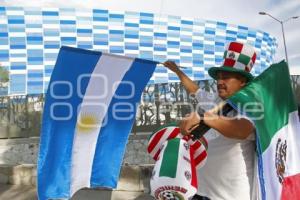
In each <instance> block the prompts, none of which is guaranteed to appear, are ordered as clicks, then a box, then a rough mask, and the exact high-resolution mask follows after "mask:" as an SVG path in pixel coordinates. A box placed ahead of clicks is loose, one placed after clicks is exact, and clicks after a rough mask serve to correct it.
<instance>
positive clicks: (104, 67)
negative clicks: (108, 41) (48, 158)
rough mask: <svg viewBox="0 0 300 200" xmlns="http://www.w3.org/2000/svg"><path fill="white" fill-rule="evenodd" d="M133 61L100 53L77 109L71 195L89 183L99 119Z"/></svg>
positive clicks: (99, 125)
mask: <svg viewBox="0 0 300 200" xmlns="http://www.w3.org/2000/svg"><path fill="white" fill-rule="evenodd" d="M133 61H134V59H129V58H125V57H118V56H111V55H105V54H102V56H101V57H100V59H99V61H98V63H97V65H96V67H95V69H94V71H93V74H92V75H91V78H90V80H89V83H88V86H87V89H86V93H85V96H84V97H83V101H82V104H81V106H80V110H79V111H78V120H77V123H78V124H79V125H77V127H76V131H75V135H74V143H73V149H72V166H71V167H72V169H71V187H70V193H71V196H72V195H73V194H74V193H75V192H76V191H77V190H79V189H81V188H83V187H90V179H91V173H92V166H93V159H94V154H95V149H96V144H97V139H98V136H99V132H100V128H101V126H102V121H103V119H104V117H105V116H106V112H107V109H108V107H109V104H110V102H111V100H112V98H113V96H114V93H115V91H116V89H117V88H118V87H117V86H118V85H119V84H120V82H119V81H121V80H122V78H123V77H124V75H125V73H126V72H127V71H128V69H129V68H130V66H131V65H132V63H133ZM99 77H100V79H99ZM102 77H106V78H107V81H104V82H103V81H102V80H103V79H101V78H102ZM99 80H101V82H100V81H99ZM105 82H106V83H105ZM96 97H98V98H96ZM95 98H96V99H95ZM80 123H81V124H82V126H80ZM95 123H96V124H95ZM104 123H105V122H104Z"/></svg>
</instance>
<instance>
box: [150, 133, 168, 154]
mask: <svg viewBox="0 0 300 200" xmlns="http://www.w3.org/2000/svg"><path fill="white" fill-rule="evenodd" d="M166 130H167V129H166V128H164V129H162V130H160V131H159V132H157V133H155V134H154V136H153V139H152V140H151V142H150V143H149V145H148V148H147V150H148V153H151V152H152V150H153V149H154V148H155V146H156V145H157V144H158V143H159V140H160V139H161V137H162V136H163V135H164V133H165V132H166Z"/></svg>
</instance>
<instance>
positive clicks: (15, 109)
mask: <svg viewBox="0 0 300 200" xmlns="http://www.w3.org/2000/svg"><path fill="white" fill-rule="evenodd" d="M196 83H197V84H198V85H199V87H200V88H202V89H203V90H206V91H210V92H213V93H215V92H216V83H215V81H212V80H206V81H197V82H196ZM291 83H292V87H293V89H294V92H295V96H296V98H297V101H298V104H299V105H300V76H294V77H293V78H292V79H291ZM191 105H192V106H193V108H195V106H196V101H195V99H194V98H193V97H191V96H190V95H189V94H188V93H187V92H186V90H185V89H184V87H183V86H182V84H180V83H169V84H156V85H148V86H147V87H146V88H145V89H144V92H143V94H142V100H141V104H140V105H139V107H138V111H137V115H136V121H135V123H134V126H133V129H132V132H133V133H137V132H152V131H153V130H154V129H156V128H158V127H159V126H161V125H164V124H168V123H170V122H174V121H178V120H179V119H180V118H181V117H183V116H185V115H186V114H187V113H189V112H190V111H191V109H192V108H191ZM43 106H44V95H43V94H41V95H17V96H0V138H24V137H25V138H26V137H38V136H39V134H40V128H41V120H42V111H43V110H42V109H43Z"/></svg>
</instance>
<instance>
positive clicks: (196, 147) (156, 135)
mask: <svg viewBox="0 0 300 200" xmlns="http://www.w3.org/2000/svg"><path fill="white" fill-rule="evenodd" d="M174 138H180V139H183V140H185V141H187V143H188V144H189V145H190V146H191V148H192V149H193V159H194V162H195V166H196V167H197V168H201V167H202V166H203V165H204V164H205V163H206V159H207V151H206V150H207V146H208V144H207V140H206V139H205V137H202V138H201V140H195V141H194V140H192V138H191V136H187V135H186V136H183V135H182V134H181V133H180V129H179V127H178V126H177V125H175V124H174V123H171V124H168V125H166V126H163V127H160V128H159V129H158V130H156V131H154V132H153V134H152V135H151V136H150V138H149V142H148V147H147V151H148V153H149V154H150V156H151V157H152V158H153V159H154V160H155V161H157V160H158V159H159V156H160V155H161V150H162V147H163V144H164V143H165V142H166V141H168V140H171V139H174Z"/></svg>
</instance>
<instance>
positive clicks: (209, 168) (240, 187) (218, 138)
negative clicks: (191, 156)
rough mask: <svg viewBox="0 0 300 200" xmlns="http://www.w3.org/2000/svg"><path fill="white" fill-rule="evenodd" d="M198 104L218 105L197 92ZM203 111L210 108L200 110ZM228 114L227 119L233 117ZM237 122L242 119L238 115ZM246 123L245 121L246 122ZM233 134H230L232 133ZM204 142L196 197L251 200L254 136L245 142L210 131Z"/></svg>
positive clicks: (210, 96) (218, 199)
mask: <svg viewBox="0 0 300 200" xmlns="http://www.w3.org/2000/svg"><path fill="white" fill-rule="evenodd" d="M196 98H197V100H198V102H200V103H203V102H215V103H216V104H217V103H218V102H220V101H221V99H220V98H216V97H215V96H214V95H213V94H210V93H207V92H205V91H200V90H198V91H197V92H196ZM202 107H203V108H204V109H205V110H207V109H210V107H213V105H210V106H202ZM236 115H237V112H236V111H231V112H230V113H228V116H236ZM238 116H239V117H241V118H246V119H248V118H247V117H246V116H243V115H238ZM248 120H249V119H248ZM232 131H234V130H232ZM205 137H206V139H207V140H208V150H207V153H208V156H207V162H206V164H205V165H204V166H203V167H202V168H200V169H199V170H198V173H197V175H198V194H199V195H202V196H206V197H208V198H210V199H211V200H221V199H222V200H227V199H228V200H234V199H236V200H250V199H254V198H253V195H252V193H253V191H252V190H253V189H254V188H253V181H254V180H253V177H254V170H255V169H254V165H255V163H254V159H255V139H254V137H255V135H254V133H251V135H250V136H249V137H248V138H247V139H245V140H237V139H231V138H228V137H225V136H223V135H222V134H221V133H219V132H218V131H216V130H214V129H210V130H209V131H208V132H207V133H206V134H205Z"/></svg>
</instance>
